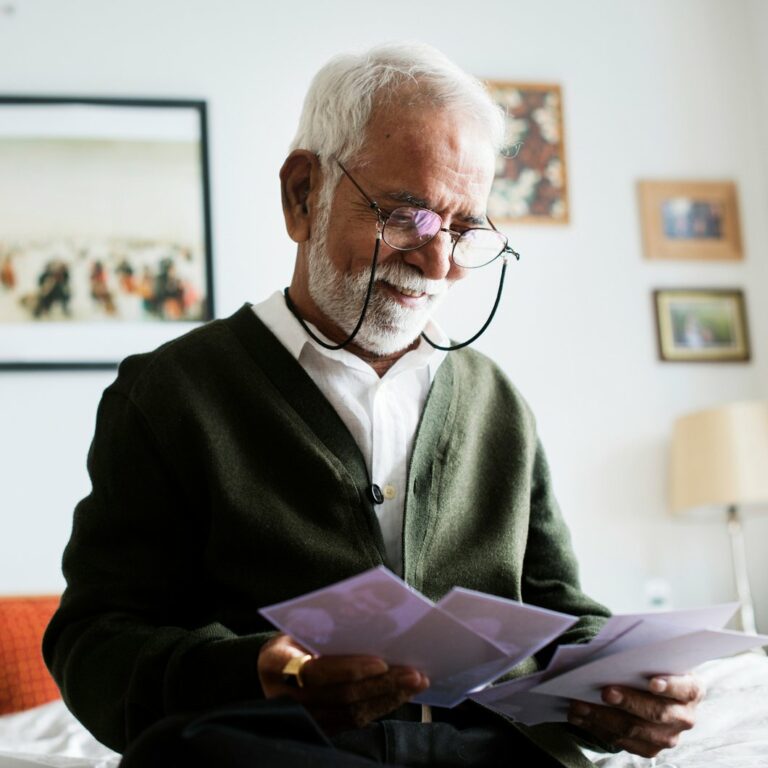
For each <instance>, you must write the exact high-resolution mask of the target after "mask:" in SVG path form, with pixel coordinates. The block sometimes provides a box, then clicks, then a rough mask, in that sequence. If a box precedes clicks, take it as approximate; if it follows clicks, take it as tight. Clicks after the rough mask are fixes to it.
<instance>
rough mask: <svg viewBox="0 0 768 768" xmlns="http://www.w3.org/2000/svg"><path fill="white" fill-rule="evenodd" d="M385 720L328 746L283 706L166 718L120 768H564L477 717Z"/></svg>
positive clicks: (264, 704) (293, 707) (310, 724)
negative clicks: (432, 719)
mask: <svg viewBox="0 0 768 768" xmlns="http://www.w3.org/2000/svg"><path fill="white" fill-rule="evenodd" d="M447 719H449V720H453V722H433V723H420V722H409V721H408V720H383V721H379V722H376V723H373V724H371V725H369V726H367V727H366V728H362V729H360V730H355V731H346V732H344V733H342V734H340V735H339V736H337V737H335V738H334V739H333V740H329V739H328V738H327V737H326V736H325V735H324V734H323V733H322V731H320V729H319V728H318V727H317V725H316V724H315V722H314V721H313V720H312V718H311V717H310V716H309V714H308V713H307V712H306V710H304V709H303V708H302V707H300V706H299V705H297V704H295V703H294V702H291V701H288V700H274V701H257V702H253V703H248V704H242V705H238V706H233V707H226V708H222V709H218V710H215V711H212V712H209V713H206V714H203V715H200V714H197V715H177V716H174V717H169V718H166V719H165V720H162V721H161V722H159V723H157V724H155V725H154V726H153V727H152V728H150V729H149V730H147V731H145V732H144V733H143V734H142V735H141V736H140V737H139V738H138V739H137V740H136V741H134V742H133V743H132V744H131V745H130V746H129V748H128V750H127V751H126V752H125V755H124V756H123V760H122V762H121V763H120V766H121V768H203V767H204V768H240V767H241V766H242V767H243V768H246V766H247V768H262V767H264V768H272V766H277V767H279V768H282V767H283V766H285V768H299V767H301V768H366V767H368V768H370V766H375V765H382V764H384V765H389V766H400V767H401V768H406V767H407V768H415V767H416V766H441V768H459V766H463V767H466V768H481V767H482V768H485V767H486V766H488V767H489V768H490V767H491V766H493V767H494V768H496V767H497V766H499V767H501V766H508V767H509V768H561V764H560V763H558V762H556V761H555V760H553V759H552V758H551V757H550V756H549V755H547V754H546V753H544V752H543V751H541V750H540V749H539V748H538V747H536V746H535V745H534V744H532V743H531V742H529V741H528V740H527V739H526V738H525V737H523V736H522V735H521V734H520V733H518V732H517V731H516V730H515V729H513V728H510V727H509V726H507V725H505V724H504V723H503V722H499V723H498V724H496V723H495V722H492V723H489V722H484V720H483V718H478V717H477V716H470V717H467V716H466V714H461V715H451V714H450V713H447Z"/></svg>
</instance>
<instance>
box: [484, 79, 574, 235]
mask: <svg viewBox="0 0 768 768" xmlns="http://www.w3.org/2000/svg"><path fill="white" fill-rule="evenodd" d="M486 86H487V87H488V90H489V91H490V94H491V96H492V98H493V99H494V100H495V101H496V102H497V103H498V104H500V105H501V106H502V107H503V108H504V110H505V112H506V115H507V118H506V128H507V137H506V146H505V149H504V151H503V152H502V153H501V155H499V157H498V158H497V161H496V177H495V179H494V181H493V186H492V188H491V196H490V199H489V201H488V215H489V216H490V218H491V219H492V220H493V221H494V222H515V223H534V224H567V223H568V216H569V210H568V186H567V173H566V162H565V145H564V141H563V99H562V93H561V90H560V86H559V85H554V84H538V83H517V82H502V81H498V80H490V81H486Z"/></svg>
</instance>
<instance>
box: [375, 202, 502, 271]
mask: <svg viewBox="0 0 768 768" xmlns="http://www.w3.org/2000/svg"><path fill="white" fill-rule="evenodd" d="M442 225H443V220H442V219H441V218H440V216H439V215H438V214H437V213H435V212H434V211H430V210H428V209H426V208H415V207H411V206H403V207H400V208H395V210H394V211H392V213H391V214H389V217H388V218H387V221H386V224H385V225H384V230H383V232H382V237H383V238H384V242H385V243H386V244H387V245H388V246H390V247H391V248H397V249H398V250H402V251H411V250H415V249H416V248H420V247H421V246H423V245H426V244H427V243H428V242H429V241H430V240H432V238H433V237H435V236H436V235H437V233H438V232H440V229H441V228H442ZM506 244H507V239H506V237H505V236H504V235H503V234H501V232H497V231H496V230H494V229H483V228H478V229H468V230H466V231H465V232H463V233H461V235H460V236H459V237H458V238H457V240H456V242H455V244H454V247H453V253H452V258H453V261H454V262H455V263H456V264H457V265H458V266H460V267H465V268H468V269H474V268H477V267H483V266H485V265H486V264H489V263H490V262H492V261H493V260H494V259H495V258H496V257H497V256H498V255H499V254H500V253H501V252H502V251H503V250H504V248H505V246H506Z"/></svg>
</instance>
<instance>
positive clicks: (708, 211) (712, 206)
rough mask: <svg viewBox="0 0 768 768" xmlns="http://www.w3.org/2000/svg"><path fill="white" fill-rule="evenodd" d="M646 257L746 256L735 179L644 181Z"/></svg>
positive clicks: (724, 258) (641, 199) (641, 191)
mask: <svg viewBox="0 0 768 768" xmlns="http://www.w3.org/2000/svg"><path fill="white" fill-rule="evenodd" d="M638 198H639V203H640V218H641V223H642V230H643V246H644V251H645V257H646V258H647V259H666V260H677V259H680V260H695V261H738V260H740V259H742V258H743V253H742V245H741V232H740V228H739V211H738V201H737V194H736V185H735V184H734V183H733V182H731V181H639V182H638Z"/></svg>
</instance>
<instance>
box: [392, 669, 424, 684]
mask: <svg viewBox="0 0 768 768" xmlns="http://www.w3.org/2000/svg"><path fill="white" fill-rule="evenodd" d="M421 678H422V675H421V673H420V672H417V671H416V670H415V669H408V670H404V671H402V672H399V673H398V675H397V677H396V680H397V682H398V683H400V685H405V686H407V687H409V688H418V687H419V686H420V685H421Z"/></svg>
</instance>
